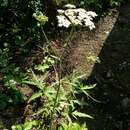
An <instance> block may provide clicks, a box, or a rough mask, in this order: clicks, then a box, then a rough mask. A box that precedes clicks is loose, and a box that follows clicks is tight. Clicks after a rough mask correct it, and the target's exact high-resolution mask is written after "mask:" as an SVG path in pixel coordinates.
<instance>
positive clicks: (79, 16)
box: [57, 4, 97, 30]
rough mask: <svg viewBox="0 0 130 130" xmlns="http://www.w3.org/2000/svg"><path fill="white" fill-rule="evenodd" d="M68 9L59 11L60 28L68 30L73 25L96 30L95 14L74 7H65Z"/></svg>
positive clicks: (69, 5)
mask: <svg viewBox="0 0 130 130" xmlns="http://www.w3.org/2000/svg"><path fill="white" fill-rule="evenodd" d="M65 8H67V9H64V10H63V9H59V10H58V15H57V19H58V26H59V27H66V28H68V27H69V26H71V25H74V26H77V25H80V26H86V27H89V29H90V30H92V29H94V28H95V25H94V23H93V18H95V17H96V16H97V14H96V13H95V12H92V11H86V10H85V9H82V8H76V7H75V6H74V5H71V4H67V5H65Z"/></svg>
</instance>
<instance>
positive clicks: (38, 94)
mask: <svg viewBox="0 0 130 130" xmlns="http://www.w3.org/2000/svg"><path fill="white" fill-rule="evenodd" d="M41 96H42V92H37V93H34V94H33V95H32V96H31V98H30V99H29V100H28V102H31V101H33V100H35V99H37V98H39V97H41Z"/></svg>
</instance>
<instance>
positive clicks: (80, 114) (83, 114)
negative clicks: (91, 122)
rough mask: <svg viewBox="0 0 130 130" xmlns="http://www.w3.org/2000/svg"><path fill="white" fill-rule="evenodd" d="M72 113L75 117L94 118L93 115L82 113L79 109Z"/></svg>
mask: <svg viewBox="0 0 130 130" xmlns="http://www.w3.org/2000/svg"><path fill="white" fill-rule="evenodd" d="M72 115H73V116H74V117H75V116H76V117H77V116H78V117H85V118H86V117H87V118H91V119H93V117H92V116H90V115H88V114H85V113H82V112H78V111H74V112H72Z"/></svg>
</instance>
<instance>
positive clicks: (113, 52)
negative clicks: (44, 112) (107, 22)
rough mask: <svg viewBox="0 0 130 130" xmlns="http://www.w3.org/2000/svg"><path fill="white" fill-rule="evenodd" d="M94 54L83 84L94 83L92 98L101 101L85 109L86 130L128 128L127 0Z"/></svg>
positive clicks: (129, 49) (129, 48) (129, 42)
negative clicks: (96, 61)
mask: <svg viewBox="0 0 130 130" xmlns="http://www.w3.org/2000/svg"><path fill="white" fill-rule="evenodd" d="M98 57H99V58H100V61H101V63H100V64H95V66H94V68H93V71H92V73H91V75H90V76H89V78H88V80H87V84H88V83H89V84H93V83H96V84H97V86H96V88H95V90H94V97H96V98H97V99H99V100H101V101H103V102H104V103H96V102H95V103H92V105H91V108H89V109H90V113H91V114H92V115H93V116H94V117H95V119H94V120H93V121H90V123H89V125H90V126H91V127H90V130H130V2H128V4H127V5H124V6H122V7H121V8H120V10H119V17H118V19H117V22H116V23H115V26H114V27H113V29H112V31H111V33H110V34H109V36H108V38H107V39H106V41H105V43H104V46H103V48H102V50H101V52H100V54H99V56H98ZM95 109H96V110H95ZM87 113H88V110H87Z"/></svg>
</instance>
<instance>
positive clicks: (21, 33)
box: [0, 0, 121, 130]
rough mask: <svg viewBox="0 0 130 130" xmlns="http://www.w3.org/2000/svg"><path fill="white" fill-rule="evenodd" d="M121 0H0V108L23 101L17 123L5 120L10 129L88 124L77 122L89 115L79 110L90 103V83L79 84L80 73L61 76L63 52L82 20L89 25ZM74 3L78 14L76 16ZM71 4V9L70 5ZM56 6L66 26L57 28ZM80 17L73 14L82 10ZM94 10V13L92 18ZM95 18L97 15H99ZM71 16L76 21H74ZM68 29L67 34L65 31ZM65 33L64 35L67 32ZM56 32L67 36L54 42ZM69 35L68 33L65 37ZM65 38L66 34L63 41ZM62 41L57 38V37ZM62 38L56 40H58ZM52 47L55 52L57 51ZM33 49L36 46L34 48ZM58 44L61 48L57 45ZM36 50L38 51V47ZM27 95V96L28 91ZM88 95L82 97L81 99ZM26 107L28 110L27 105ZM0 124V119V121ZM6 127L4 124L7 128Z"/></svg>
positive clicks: (56, 129) (77, 128)
mask: <svg viewBox="0 0 130 130" xmlns="http://www.w3.org/2000/svg"><path fill="white" fill-rule="evenodd" d="M120 2H121V0H105V1H104V0H82V1H78V0H55V1H53V0H46V1H42V0H28V1H26V0H16V1H13V0H1V1H0V110H1V111H4V109H10V107H14V109H15V107H16V106H19V105H20V104H23V106H24V108H23V109H24V112H23V117H22V121H21V122H20V123H19V124H18V123H14V124H6V126H4V125H3V126H1V125H0V129H6V128H9V126H11V128H9V129H12V130H86V129H87V124H86V122H84V123H83V124H80V123H78V122H76V120H77V119H79V118H90V119H93V117H92V116H90V115H88V114H86V113H82V111H81V110H82V108H83V107H84V106H86V105H87V101H86V99H87V98H88V99H89V98H90V99H92V100H94V101H96V99H94V98H93V97H91V95H90V94H89V91H90V90H91V89H93V88H94V87H95V85H90V86H88V85H84V84H83V83H82V79H83V78H84V76H85V75H79V74H77V73H75V72H74V73H71V74H68V75H67V74H66V75H63V74H62V64H61V63H62V58H63V57H62V56H63V55H64V53H65V50H66V48H67V47H68V45H69V44H68V42H69V41H70V39H71V36H72V35H73V32H74V30H75V28H76V27H77V26H81V25H84V21H85V22H86V23H87V27H89V28H90V27H91V28H90V30H91V29H94V28H95V26H94V23H93V18H94V17H96V13H98V14H103V12H104V11H105V10H106V9H108V8H110V7H114V6H117V5H120ZM65 4H74V5H75V7H74V6H73V5H69V6H70V7H69V6H68V7H67V6H66V7H67V8H69V9H68V10H70V8H71V7H72V6H73V7H74V8H76V9H78V8H79V9H81V8H82V10H79V11H81V12H78V13H77V14H76V15H77V16H76V15H75V13H74V11H76V9H74V10H73V9H71V11H70V12H68V14H66V12H64V13H63V11H65V9H66V7H65V6H64V5H65ZM73 7H72V8H73ZM58 9H62V10H60V11H62V13H60V14H59V15H60V17H61V18H60V20H61V21H60V22H61V24H63V25H64V24H66V23H64V22H69V25H70V26H67V28H68V30H67V29H66V28H65V27H64V26H62V27H61V28H60V27H58V19H57V15H58V11H57V10H58ZM86 10H92V11H96V13H95V12H89V13H88V14H87V15H86V16H85V17H83V18H81V16H80V15H79V16H78V14H79V13H81V15H82V14H86V13H87V11H86ZM93 14H94V16H93ZM99 16H100V15H99ZM76 17H78V18H79V19H76V20H77V22H79V23H78V24H75V23H74V22H75V21H73V19H74V18H76ZM69 31H70V33H69ZM66 32H67V33H66ZM61 33H64V34H67V36H66V35H65V36H64V37H63V36H62V40H63V39H64V41H65V42H62V43H60V45H59V43H57V42H56V41H58V40H57V39H60V38H57V37H58V36H60V34H61ZM68 34H69V35H68ZM65 37H67V38H66V39H65ZM60 40H61V39H60ZM62 40H61V41H62ZM53 46H54V47H55V48H56V49H57V50H58V51H59V50H61V52H60V54H59V55H57V53H56V52H55V49H54V48H53ZM37 48H38V49H37ZM61 48H62V49H61ZM39 50H40V51H39ZM25 86H26V88H29V89H31V91H32V93H31V94H29V95H26V93H27V92H25V91H28V89H26V90H24V88H25ZM86 97H87V98H86ZM28 107H29V109H27V108H28ZM0 124H1V122H0ZM8 125H9V126H8Z"/></svg>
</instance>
